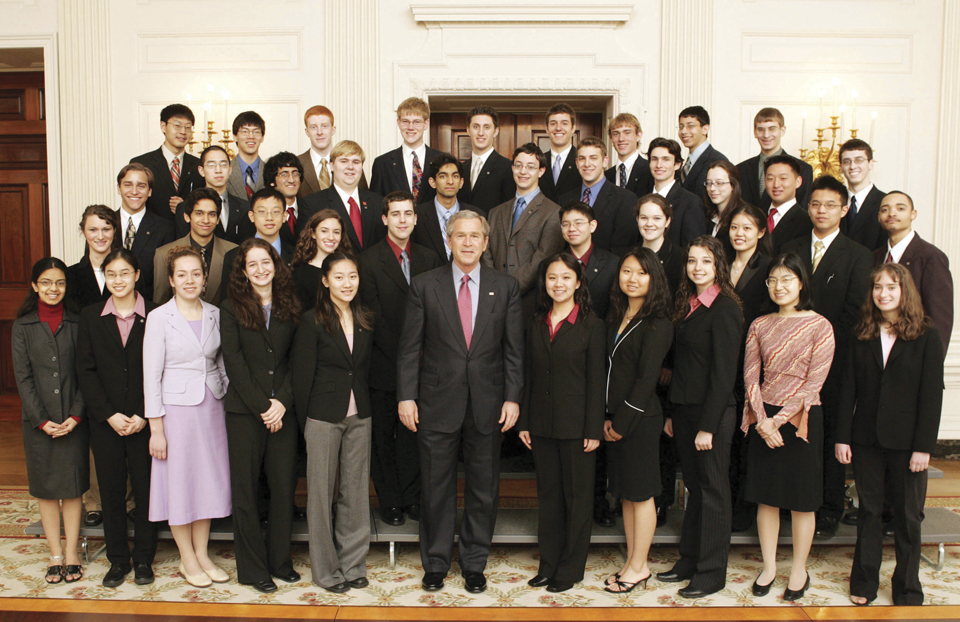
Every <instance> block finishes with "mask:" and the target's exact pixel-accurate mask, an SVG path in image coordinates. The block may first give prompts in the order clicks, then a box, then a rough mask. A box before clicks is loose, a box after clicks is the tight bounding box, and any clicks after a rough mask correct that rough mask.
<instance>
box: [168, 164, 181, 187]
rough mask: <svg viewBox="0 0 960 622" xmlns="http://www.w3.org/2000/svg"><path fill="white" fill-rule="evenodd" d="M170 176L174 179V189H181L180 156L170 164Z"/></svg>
mask: <svg viewBox="0 0 960 622" xmlns="http://www.w3.org/2000/svg"><path fill="white" fill-rule="evenodd" d="M170 178H171V179H173V189H174V190H180V158H179V157H177V158H174V159H173V164H172V165H171V166H170Z"/></svg>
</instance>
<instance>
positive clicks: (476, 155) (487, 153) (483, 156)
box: [467, 147, 493, 173]
mask: <svg viewBox="0 0 960 622" xmlns="http://www.w3.org/2000/svg"><path fill="white" fill-rule="evenodd" d="M492 153H493V147H490V148H489V149H487V150H486V151H485V152H483V153H476V152H474V153H472V154H470V157H471V158H472V159H474V160H480V162H482V163H483V164H486V163H487V160H488V159H489V158H490V154H492ZM474 166H476V164H473V163H471V168H473V167H474ZM480 168H483V166H482V165H481V167H480ZM467 172H468V173H469V171H467Z"/></svg>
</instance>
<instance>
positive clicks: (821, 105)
mask: <svg viewBox="0 0 960 622" xmlns="http://www.w3.org/2000/svg"><path fill="white" fill-rule="evenodd" d="M818 93H819V95H820V116H819V117H818V118H817V127H823V95H824V90H823V88H822V87H821V88H820V90H819V91H818Z"/></svg>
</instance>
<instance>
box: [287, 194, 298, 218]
mask: <svg viewBox="0 0 960 622" xmlns="http://www.w3.org/2000/svg"><path fill="white" fill-rule="evenodd" d="M290 208H293V217H294V218H299V217H300V206H299V205H297V197H293V205H284V206H283V211H284V212H286V211H287V210H289V209H290Z"/></svg>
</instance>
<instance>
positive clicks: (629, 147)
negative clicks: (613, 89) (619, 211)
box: [606, 112, 653, 197]
mask: <svg viewBox="0 0 960 622" xmlns="http://www.w3.org/2000/svg"><path fill="white" fill-rule="evenodd" d="M607 135H608V136H609V137H610V142H611V143H613V148H614V149H616V151H617V161H616V162H614V163H613V166H611V167H610V168H608V169H607V172H606V175H607V181H609V182H613V183H614V184H616V185H617V186H619V187H621V188H624V189H626V190H629V191H630V192H632V193H633V194H634V195H636V196H637V197H642V196H643V195H645V194H649V193H651V192H653V176H652V175H651V174H650V163H649V162H647V159H646V158H645V157H643V154H641V153H640V141H642V140H643V130H642V129H641V128H640V120H639V119H637V117H635V116H634V115H632V114H630V113H629V112H621V113H620V114H618V115H617V116H615V117H614V118H613V120H612V121H610V126H609V127H608V128H607Z"/></svg>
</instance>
